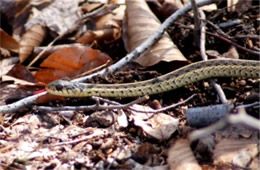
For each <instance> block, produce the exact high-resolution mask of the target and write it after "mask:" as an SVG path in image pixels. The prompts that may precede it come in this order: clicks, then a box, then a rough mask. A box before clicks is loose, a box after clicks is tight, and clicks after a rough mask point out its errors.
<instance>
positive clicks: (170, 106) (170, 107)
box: [129, 94, 196, 114]
mask: <svg viewBox="0 0 260 170" xmlns="http://www.w3.org/2000/svg"><path fill="white" fill-rule="evenodd" d="M194 96H196V94H193V95H191V96H190V97H188V98H187V99H185V100H183V101H181V102H178V103H174V104H172V105H169V106H166V107H163V108H161V109H157V110H149V111H143V110H136V109H134V108H133V107H130V108H129V109H130V110H132V111H135V112H140V113H153V114H155V113H160V112H165V111H167V110H169V109H172V108H174V107H177V106H179V105H182V104H184V103H186V102H188V101H189V100H191V99H192V98H193V97H194Z"/></svg>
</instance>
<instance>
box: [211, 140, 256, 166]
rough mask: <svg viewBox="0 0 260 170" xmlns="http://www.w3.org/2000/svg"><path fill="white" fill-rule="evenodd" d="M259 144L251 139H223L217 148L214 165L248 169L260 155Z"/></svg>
mask: <svg viewBox="0 0 260 170" xmlns="http://www.w3.org/2000/svg"><path fill="white" fill-rule="evenodd" d="M258 147H259V146H258V143H257V142H256V141H254V140H250V139H239V140H238V139H236V140H234V139H223V140H221V141H220V142H219V143H218V144H217V145H216V148H215V151H214V156H213V157H214V164H216V165H224V164H233V165H236V166H239V167H246V166H247V165H248V164H249V163H250V161H251V160H252V159H253V158H254V157H255V156H256V155H257V154H258Z"/></svg>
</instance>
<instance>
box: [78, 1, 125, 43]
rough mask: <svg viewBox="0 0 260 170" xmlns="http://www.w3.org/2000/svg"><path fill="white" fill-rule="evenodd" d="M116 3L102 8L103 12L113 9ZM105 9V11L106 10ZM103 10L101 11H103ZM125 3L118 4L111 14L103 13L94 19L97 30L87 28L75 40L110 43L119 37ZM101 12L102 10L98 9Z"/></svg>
mask: <svg viewBox="0 0 260 170" xmlns="http://www.w3.org/2000/svg"><path fill="white" fill-rule="evenodd" d="M115 7H117V5H109V6H107V8H104V12H106V13H108V12H109V10H113V9H114V8H115ZM106 10H107V11H106ZM104 12H103V13H104ZM124 12H125V5H119V7H118V8H116V9H114V10H113V14H111V12H109V14H106V15H103V16H101V17H99V18H98V20H97V21H96V29H97V30H94V31H92V30H88V31H87V32H86V33H84V35H83V36H81V37H80V38H79V39H78V40H77V42H78V43H81V44H90V43H92V42H93V41H95V40H99V41H104V42H106V43H111V42H113V41H115V40H118V39H119V38H120V37H121V27H122V24H121V23H122V20H123V17H124V14H125V13H124ZM100 13H102V11H100Z"/></svg>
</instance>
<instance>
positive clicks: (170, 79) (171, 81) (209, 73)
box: [46, 59, 260, 98]
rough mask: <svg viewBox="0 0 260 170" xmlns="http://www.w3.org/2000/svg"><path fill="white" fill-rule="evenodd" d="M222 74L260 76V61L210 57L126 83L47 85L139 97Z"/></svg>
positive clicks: (80, 93)
mask: <svg viewBox="0 0 260 170" xmlns="http://www.w3.org/2000/svg"><path fill="white" fill-rule="evenodd" d="M218 77H244V78H260V61H256V60H254V61H253V60H232V59H226V60H217V59H214V60H208V61H200V62H196V63H193V64H189V65H187V66H184V67H182V68H180V69H177V70H175V71H172V72H170V73H168V74H165V75H162V76H160V77H157V78H153V79H150V80H145V81H141V82H134V83H125V84H87V83H77V82H70V81H66V80H56V81H54V82H51V83H49V84H48V85H47V86H46V90H47V91H48V93H50V94H54V95H58V96H66V97H87V96H102V97H122V98H123V97H137V96H144V95H152V94H158V93H162V92H166V91H169V90H173V89H176V88H179V87H182V86H185V85H188V84H191V83H194V82H197V81H200V80H204V79H209V78H218Z"/></svg>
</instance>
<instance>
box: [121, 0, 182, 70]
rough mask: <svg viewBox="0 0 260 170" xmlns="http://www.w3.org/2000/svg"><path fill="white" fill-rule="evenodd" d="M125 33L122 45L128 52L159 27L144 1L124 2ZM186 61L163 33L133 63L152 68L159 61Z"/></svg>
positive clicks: (131, 0) (157, 21)
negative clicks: (149, 48)
mask: <svg viewBox="0 0 260 170" xmlns="http://www.w3.org/2000/svg"><path fill="white" fill-rule="evenodd" d="M126 5H127V8H126V12H127V15H126V16H127V18H126V22H127V25H125V26H124V28H126V29H127V30H124V31H127V33H126V34H125V35H127V36H125V37H124V43H125V46H126V49H127V50H128V52H131V51H132V50H133V49H135V48H136V47H138V46H139V45H140V44H142V43H143V42H144V41H145V40H146V39H147V38H148V37H149V36H150V35H152V34H153V33H154V32H155V31H156V30H157V29H158V28H159V27H160V25H161V23H160V21H159V20H158V19H157V18H156V16H155V15H154V14H153V13H152V12H151V10H150V9H149V7H148V5H147V4H146V2H145V1H144V0H141V1H140V0H128V1H126ZM174 60H178V61H186V59H185V57H184V56H183V55H182V53H181V52H180V51H179V49H178V48H177V47H176V45H175V44H174V43H173V42H172V41H171V39H170V37H169V35H168V34H167V33H164V35H163V36H162V38H161V39H160V40H159V41H158V42H157V43H156V44H155V45H154V46H153V47H152V49H151V50H150V51H147V52H146V53H144V54H143V55H141V56H140V57H139V58H137V59H136V60H135V61H136V62H137V63H139V64H141V65H142V66H152V65H155V64H157V63H159V62H160V61H166V62H170V61H174Z"/></svg>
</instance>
